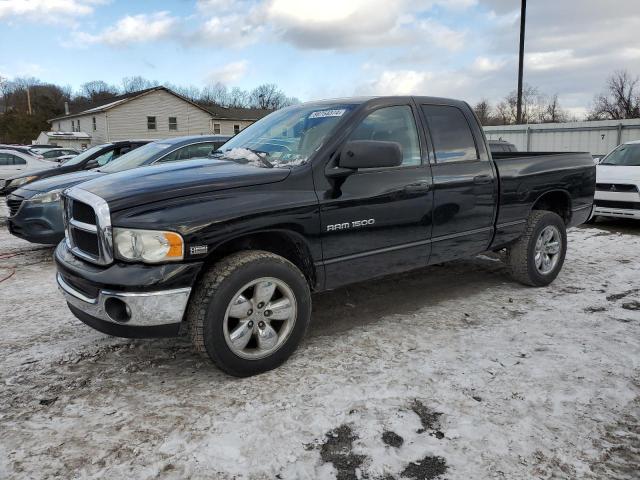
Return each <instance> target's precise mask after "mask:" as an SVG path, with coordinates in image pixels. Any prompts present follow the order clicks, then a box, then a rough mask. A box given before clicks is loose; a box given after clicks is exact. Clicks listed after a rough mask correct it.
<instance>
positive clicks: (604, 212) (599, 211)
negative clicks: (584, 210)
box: [593, 207, 640, 220]
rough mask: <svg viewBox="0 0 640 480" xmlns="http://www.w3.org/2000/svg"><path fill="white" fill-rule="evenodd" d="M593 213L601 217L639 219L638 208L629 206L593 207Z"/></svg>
mask: <svg viewBox="0 0 640 480" xmlns="http://www.w3.org/2000/svg"><path fill="white" fill-rule="evenodd" d="M593 214H594V215H597V216H601V217H616V218H635V219H638V220H640V210H634V209H631V208H610V207H594V209H593Z"/></svg>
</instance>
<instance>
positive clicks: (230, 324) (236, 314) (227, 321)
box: [187, 250, 311, 377]
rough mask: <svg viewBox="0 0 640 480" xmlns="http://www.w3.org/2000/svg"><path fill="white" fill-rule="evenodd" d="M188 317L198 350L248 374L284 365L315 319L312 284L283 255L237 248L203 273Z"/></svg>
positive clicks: (229, 369)
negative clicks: (312, 306) (312, 304)
mask: <svg viewBox="0 0 640 480" xmlns="http://www.w3.org/2000/svg"><path fill="white" fill-rule="evenodd" d="M187 315H188V318H187V321H188V322H189V331H190V336H191V340H192V342H193V344H194V347H195V348H196V350H198V351H199V352H201V353H204V354H207V355H208V356H209V358H210V359H211V360H212V361H213V362H214V363H215V364H216V365H217V366H218V367H219V368H220V369H221V370H223V371H225V372H227V373H228V374H230V375H234V376H237V377H248V376H251V375H256V374H258V373H262V372H266V371H268V370H271V369H273V368H275V367H277V366H279V365H280V364H282V363H283V362H284V361H285V360H286V359H287V358H289V356H290V355H291V354H292V353H293V352H294V350H295V349H296V347H297V346H298V344H299V343H300V340H301V339H302V337H303V336H304V333H305V331H306V329H307V326H308V324H309V320H310V317H311V295H310V291H309V285H308V283H307V281H306V279H305V277H304V275H303V274H302V273H301V272H300V270H299V269H298V268H297V267H296V266H295V265H293V264H292V263H291V262H289V261H288V260H286V259H285V258H283V257H280V256H278V255H275V254H272V253H269V252H263V251H256V250H253V251H243V252H238V253H236V254H233V255H230V256H228V257H226V258H224V259H222V260H221V261H220V262H218V263H217V264H215V265H214V266H213V267H212V268H211V269H209V270H208V271H207V272H206V273H205V274H204V276H203V278H202V280H201V281H200V284H199V286H198V287H197V288H196V291H195V292H194V295H193V297H192V299H191V301H190V303H189V310H188V312H187Z"/></svg>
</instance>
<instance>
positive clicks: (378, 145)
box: [338, 140, 402, 170]
mask: <svg viewBox="0 0 640 480" xmlns="http://www.w3.org/2000/svg"><path fill="white" fill-rule="evenodd" d="M400 164H402V147H401V146H400V144H399V143H397V142H383V141H379V140H352V141H350V142H347V143H346V144H345V146H344V147H343V148H342V151H341V152H340V160H339V162H338V166H339V167H341V168H351V169H354V170H356V169H358V168H382V167H397V166H399V165H400Z"/></svg>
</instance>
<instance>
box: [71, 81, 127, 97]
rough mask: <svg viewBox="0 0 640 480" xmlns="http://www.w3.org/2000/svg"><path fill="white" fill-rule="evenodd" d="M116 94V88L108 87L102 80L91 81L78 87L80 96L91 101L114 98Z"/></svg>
mask: <svg viewBox="0 0 640 480" xmlns="http://www.w3.org/2000/svg"><path fill="white" fill-rule="evenodd" d="M118 93H119V92H118V89H117V88H116V87H114V86H113V85H109V84H108V83H107V82H105V81H103V80H92V81H90V82H86V83H83V84H82V85H80V94H81V95H82V96H83V97H86V98H88V99H89V100H91V101H96V100H102V99H104V98H109V97H115V96H116V95H118Z"/></svg>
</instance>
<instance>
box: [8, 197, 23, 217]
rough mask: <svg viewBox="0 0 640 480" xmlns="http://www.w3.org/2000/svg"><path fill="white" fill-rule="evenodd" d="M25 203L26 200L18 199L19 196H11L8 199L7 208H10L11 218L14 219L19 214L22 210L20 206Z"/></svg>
mask: <svg viewBox="0 0 640 480" xmlns="http://www.w3.org/2000/svg"><path fill="white" fill-rule="evenodd" d="M23 201H24V198H22V197H18V196H17V195H9V196H8V197H7V207H9V216H10V217H13V216H15V214H16V213H18V210H20V206H21V205H22V202H23Z"/></svg>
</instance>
